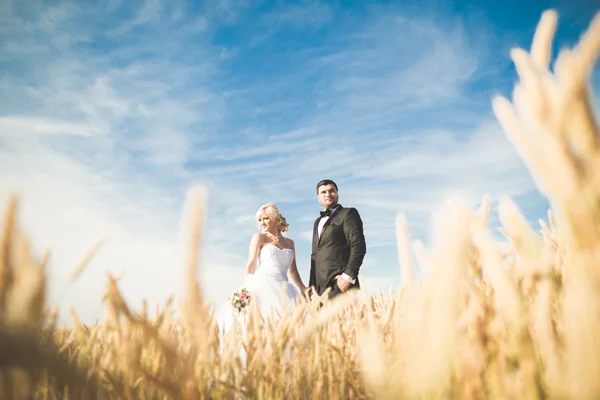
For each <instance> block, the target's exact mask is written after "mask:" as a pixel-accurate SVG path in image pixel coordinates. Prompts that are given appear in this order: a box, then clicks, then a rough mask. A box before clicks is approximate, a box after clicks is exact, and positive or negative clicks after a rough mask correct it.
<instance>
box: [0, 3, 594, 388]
mask: <svg viewBox="0 0 600 400" xmlns="http://www.w3.org/2000/svg"><path fill="white" fill-rule="evenodd" d="M556 24H557V15H556V13H555V12H553V11H549V12H546V13H544V14H543V15H542V18H541V21H540V24H539V26H538V29H537V31H536V34H535V36H534V39H533V44H532V48H531V51H530V52H529V53H527V52H525V51H524V50H520V49H518V50H514V51H513V52H512V53H511V57H512V58H513V61H514V62H515V65H516V68H517V72H518V74H519V78H520V82H519V83H518V84H517V86H516V87H515V92H514V97H513V102H512V103H511V102H509V101H508V100H507V99H504V98H501V97H498V98H495V99H494V100H493V107H494V112H495V114H496V116H497V118H498V120H499V122H500V124H501V125H502V126H503V128H504V130H505V131H506V133H507V135H508V137H509V138H510V140H511V141H512V142H513V143H514V144H515V146H516V148H517V150H518V151H519V152H520V154H521V155H522V156H523V159H524V160H525V161H526V163H527V165H528V167H529V168H530V171H531V173H532V174H533V176H534V178H535V180H536V182H537V183H538V187H539V189H540V190H541V191H542V192H543V193H544V194H545V195H546V196H547V197H548V199H549V200H550V202H551V205H552V211H550V212H549V214H548V218H549V223H548V224H546V223H544V222H543V221H540V224H541V226H540V229H539V230H535V229H533V228H532V227H531V226H529V225H528V223H527V222H526V221H525V219H524V217H523V216H522V215H521V213H520V211H519V209H518V208H517V206H516V205H515V204H514V203H513V202H512V201H511V200H510V199H508V198H502V199H501V200H500V202H499V210H498V211H499V215H500V219H501V222H502V225H503V228H502V229H503V233H504V234H505V236H506V237H507V238H508V240H509V246H501V245H500V243H497V242H495V241H494V240H493V238H492V236H491V235H490V233H489V232H488V230H487V216H488V213H489V211H490V210H489V199H488V198H487V197H486V198H484V200H483V204H482V206H481V208H480V209H479V210H476V211H472V210H471V209H470V208H469V207H468V205H467V204H465V203H464V202H462V201H461V200H457V199H452V200H449V201H448V202H447V203H446V204H445V206H444V207H443V208H442V209H440V210H439V211H438V213H436V214H435V216H434V218H435V226H436V237H435V239H434V242H433V243H432V246H431V247H430V249H428V250H426V249H425V248H424V247H423V246H417V247H416V248H414V249H411V248H410V246H409V244H408V243H409V242H410V241H409V238H408V234H407V232H406V227H405V220H404V218H403V216H402V215H400V216H399V217H398V220H397V226H398V247H399V252H400V255H401V274H402V281H403V287H402V289H401V290H400V291H399V292H398V293H391V294H389V295H385V296H384V295H380V296H365V295H357V294H356V293H349V294H348V295H345V296H341V297H339V298H338V299H337V300H336V301H335V302H333V303H329V302H327V301H325V306H324V307H323V308H322V309H319V310H317V309H316V307H315V303H304V304H301V305H300V306H298V307H297V308H296V309H295V310H293V316H292V317H290V318H286V319H284V320H283V321H282V322H281V323H280V324H278V325H274V324H272V322H270V321H264V320H260V319H258V318H256V317H251V319H250V321H249V325H248V334H247V338H246V344H244V341H243V340H242V337H241V335H240V334H239V333H237V334H236V332H233V334H231V335H229V336H228V337H226V338H224V340H223V341H221V339H220V338H219V336H218V334H217V327H216V325H215V323H214V321H213V316H212V311H211V309H210V307H209V306H208V304H207V303H206V302H205V301H204V300H203V297H202V291H201V288H200V285H198V280H197V275H196V266H197V264H198V259H199V250H198V248H199V245H200V243H201V235H202V232H203V225H204V220H203V218H204V212H205V207H204V201H203V197H202V192H192V193H191V195H190V197H189V202H188V205H189V207H191V209H190V210H191V213H190V215H192V216H193V217H192V218H191V220H190V226H191V227H192V232H191V233H190V243H189V248H190V250H189V260H188V264H189V265H188V268H187V271H188V276H187V279H189V284H188V288H187V293H186V294H185V296H184V297H183V298H182V299H181V301H180V302H179V303H178V304H177V307H178V308H179V311H180V314H181V315H182V318H181V319H178V320H176V319H175V318H174V317H173V307H172V306H173V304H172V302H169V303H168V304H166V305H165V306H164V307H163V308H162V309H161V312H160V313H158V316H157V317H156V318H154V319H152V320H150V319H149V318H148V317H147V313H146V310H145V309H144V310H143V311H142V312H141V313H135V312H133V311H131V310H130V308H129V306H128V305H127V304H126V302H125V301H124V299H123V297H122V295H121V293H120V292H119V289H118V286H117V279H116V278H115V277H112V276H109V278H108V283H107V285H108V286H107V291H106V296H105V304H106V322H105V324H104V325H102V326H93V327H88V326H84V325H81V324H80V323H79V322H78V320H77V316H76V315H74V314H71V317H72V319H73V321H74V328H73V329H72V330H67V331H64V330H59V329H57V328H56V313H53V312H52V311H51V310H47V309H46V307H45V290H46V282H45V269H44V268H45V259H46V256H42V257H41V258H37V257H36V256H35V255H33V254H32V253H31V252H30V250H29V247H28V242H27V239H26V237H25V235H24V234H23V233H22V232H21V231H20V230H19V227H18V226H17V224H16V222H15V219H16V215H17V203H16V201H15V200H12V201H11V202H10V203H9V204H8V206H7V208H6V213H5V216H4V225H3V232H2V242H1V248H0V368H1V369H0V398H3V399H12V398H14V399H29V398H44V399H55V398H69V399H80V398H85V399H88V398H89V399H95V398H98V399H100V398H101V399H105V398H110V399H154V398H157V399H200V398H211V399H213V398H215V399H218V398H259V399H307V398H326V399H359V398H360V399H362V398H379V399H399V398H426V399H430V398H440V399H442V398H443V399H446V398H465V399H472V398H494V399H538V398H559V399H598V398H600V146H599V141H598V139H599V137H598V134H599V133H600V132H599V130H598V126H597V122H596V120H595V116H594V114H593V111H592V107H591V104H590V103H591V102H590V99H589V97H590V93H589V90H588V87H587V85H588V83H587V82H588V79H589V75H590V74H591V71H592V68H593V66H594V63H595V61H596V58H597V56H598V54H599V52H600V15H596V18H595V19H594V20H593V21H592V24H591V25H590V28H589V30H588V32H587V33H586V34H585V35H584V36H583V37H582V39H581V41H580V43H579V45H578V46H577V47H575V48H574V49H569V50H564V51H562V52H561V53H560V55H559V57H558V59H557V61H556V63H555V65H554V71H553V72H552V73H551V72H550V71H549V68H548V66H549V62H550V54H551V53H552V52H551V42H552V39H553V36H554V31H555V28H556ZM413 250H414V256H413ZM413 261H417V262H418V263H419V266H420V268H422V269H423V270H424V271H425V272H426V274H425V277H424V278H423V279H422V280H420V281H419V282H416V281H414V280H413V278H412V276H413V275H412V271H413V269H414V265H413ZM251 315H252V314H251ZM220 346H222V352H221V351H220V350H219V349H220ZM242 346H245V352H246V354H247V357H246V359H245V362H242V361H241V360H240V359H239V358H237V355H238V354H239V352H240V349H241V348H242Z"/></svg>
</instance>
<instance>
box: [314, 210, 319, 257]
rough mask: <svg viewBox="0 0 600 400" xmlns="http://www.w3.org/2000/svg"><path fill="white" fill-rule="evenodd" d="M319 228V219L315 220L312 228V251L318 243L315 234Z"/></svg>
mask: <svg viewBox="0 0 600 400" xmlns="http://www.w3.org/2000/svg"><path fill="white" fill-rule="evenodd" d="M318 228H319V218H317V219H316V221H315V224H314V226H313V251H314V249H315V247H317V243H318V238H319V236H318V234H317V229H318Z"/></svg>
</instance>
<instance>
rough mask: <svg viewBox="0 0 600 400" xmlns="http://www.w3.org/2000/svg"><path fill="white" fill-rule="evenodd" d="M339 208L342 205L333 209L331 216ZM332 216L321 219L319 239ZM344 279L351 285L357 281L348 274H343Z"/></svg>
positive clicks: (318, 228) (318, 229)
mask: <svg viewBox="0 0 600 400" xmlns="http://www.w3.org/2000/svg"><path fill="white" fill-rule="evenodd" d="M339 206H340V205H339V204H338V205H336V206H335V207H333V208H332V209H331V215H333V214H334V213H335V212H336V210H337V209H338V207H339ZM331 215H330V216H325V217H321V220H320V221H319V225H318V227H317V233H318V235H319V239H320V238H321V232H322V231H323V226H325V222H327V220H328V219H329V218H330V217H331ZM342 278H344V279H345V280H346V281H348V282H350V283H354V282H356V279H352V278H350V276H348V274H346V273H343V274H342Z"/></svg>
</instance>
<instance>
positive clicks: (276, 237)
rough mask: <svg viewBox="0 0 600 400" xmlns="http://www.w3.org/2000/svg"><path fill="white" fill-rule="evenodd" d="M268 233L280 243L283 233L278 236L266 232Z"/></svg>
mask: <svg viewBox="0 0 600 400" xmlns="http://www.w3.org/2000/svg"><path fill="white" fill-rule="evenodd" d="M266 233H267V235H269V236H270V237H272V238H273V239H275V240H277V241H279V239H281V237H282V235H281V233H280V234H279V235H277V236H275V235H273V234H272V233H271V232H266Z"/></svg>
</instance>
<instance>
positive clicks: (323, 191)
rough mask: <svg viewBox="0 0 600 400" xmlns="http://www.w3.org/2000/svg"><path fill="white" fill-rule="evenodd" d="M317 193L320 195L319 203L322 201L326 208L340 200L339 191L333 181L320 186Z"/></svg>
mask: <svg viewBox="0 0 600 400" xmlns="http://www.w3.org/2000/svg"><path fill="white" fill-rule="evenodd" d="M317 195H318V197H319V203H321V205H322V206H323V207H324V208H330V207H333V206H335V205H336V204H337V202H338V191H337V190H336V189H335V186H334V185H332V184H331V183H330V184H329V185H323V186H319V191H318V194H317Z"/></svg>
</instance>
